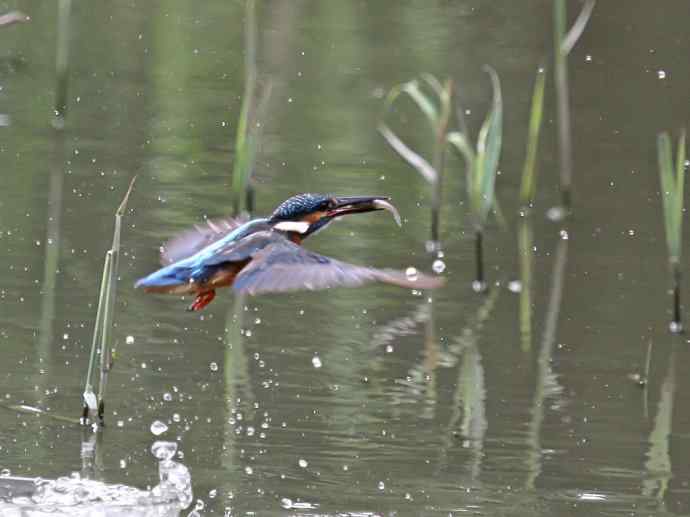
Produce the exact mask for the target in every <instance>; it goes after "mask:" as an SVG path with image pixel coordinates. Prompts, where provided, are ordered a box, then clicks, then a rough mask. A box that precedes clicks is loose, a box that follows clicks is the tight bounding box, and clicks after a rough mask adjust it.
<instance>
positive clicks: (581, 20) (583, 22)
mask: <svg viewBox="0 0 690 517" xmlns="http://www.w3.org/2000/svg"><path fill="white" fill-rule="evenodd" d="M596 3H597V2H596V0H587V2H586V3H585V5H583V6H582V10H581V11H580V14H578V15H577V18H576V19H575V23H573V26H572V27H571V28H570V30H569V31H568V33H567V34H566V35H565V37H564V38H563V41H562V43H561V52H562V53H563V55H565V56H567V55H568V54H570V51H571V50H573V47H574V46H575V45H576V44H577V42H578V40H579V39H580V36H582V33H583V32H584V30H585V27H587V23H588V22H589V19H590V17H591V16H592V11H593V10H594V6H595V5H596Z"/></svg>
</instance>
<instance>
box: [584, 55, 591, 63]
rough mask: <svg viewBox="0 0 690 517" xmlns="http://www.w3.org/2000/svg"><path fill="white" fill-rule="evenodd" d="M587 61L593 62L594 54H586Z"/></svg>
mask: <svg viewBox="0 0 690 517" xmlns="http://www.w3.org/2000/svg"><path fill="white" fill-rule="evenodd" d="M585 61H586V62H587V63H591V62H592V56H590V55H589V54H587V55H586V56H585Z"/></svg>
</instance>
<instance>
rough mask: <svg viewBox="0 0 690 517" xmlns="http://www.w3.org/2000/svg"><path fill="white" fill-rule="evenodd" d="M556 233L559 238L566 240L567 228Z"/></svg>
mask: <svg viewBox="0 0 690 517" xmlns="http://www.w3.org/2000/svg"><path fill="white" fill-rule="evenodd" d="M558 235H560V236H561V239H563V240H564V241H567V240H568V230H561V231H560V232H558Z"/></svg>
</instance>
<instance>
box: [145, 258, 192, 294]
mask: <svg viewBox="0 0 690 517" xmlns="http://www.w3.org/2000/svg"><path fill="white" fill-rule="evenodd" d="M191 274H192V268H189V267H184V266H179V265H177V264H171V265H169V266H166V267H164V268H161V269H159V270H158V271H154V272H153V273H151V274H150V275H147V276H145V277H143V278H140V279H139V280H137V282H136V283H135V284H134V288H135V289H145V290H147V291H157V290H163V291H166V290H169V289H170V288H173V287H176V286H179V285H184V284H187V283H189V281H190V280H191Z"/></svg>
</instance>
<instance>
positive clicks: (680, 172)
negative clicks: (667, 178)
mask: <svg viewBox="0 0 690 517" xmlns="http://www.w3.org/2000/svg"><path fill="white" fill-rule="evenodd" d="M684 190H685V130H682V131H681V133H680V137H679V138H678V156H677V158H676V196H675V197H676V199H675V207H674V217H675V221H674V230H675V232H676V240H677V241H678V242H677V244H676V246H677V258H678V260H679V261H680V257H681V251H682V249H683V248H682V246H681V240H682V237H683V201H684V199H683V191H684Z"/></svg>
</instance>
